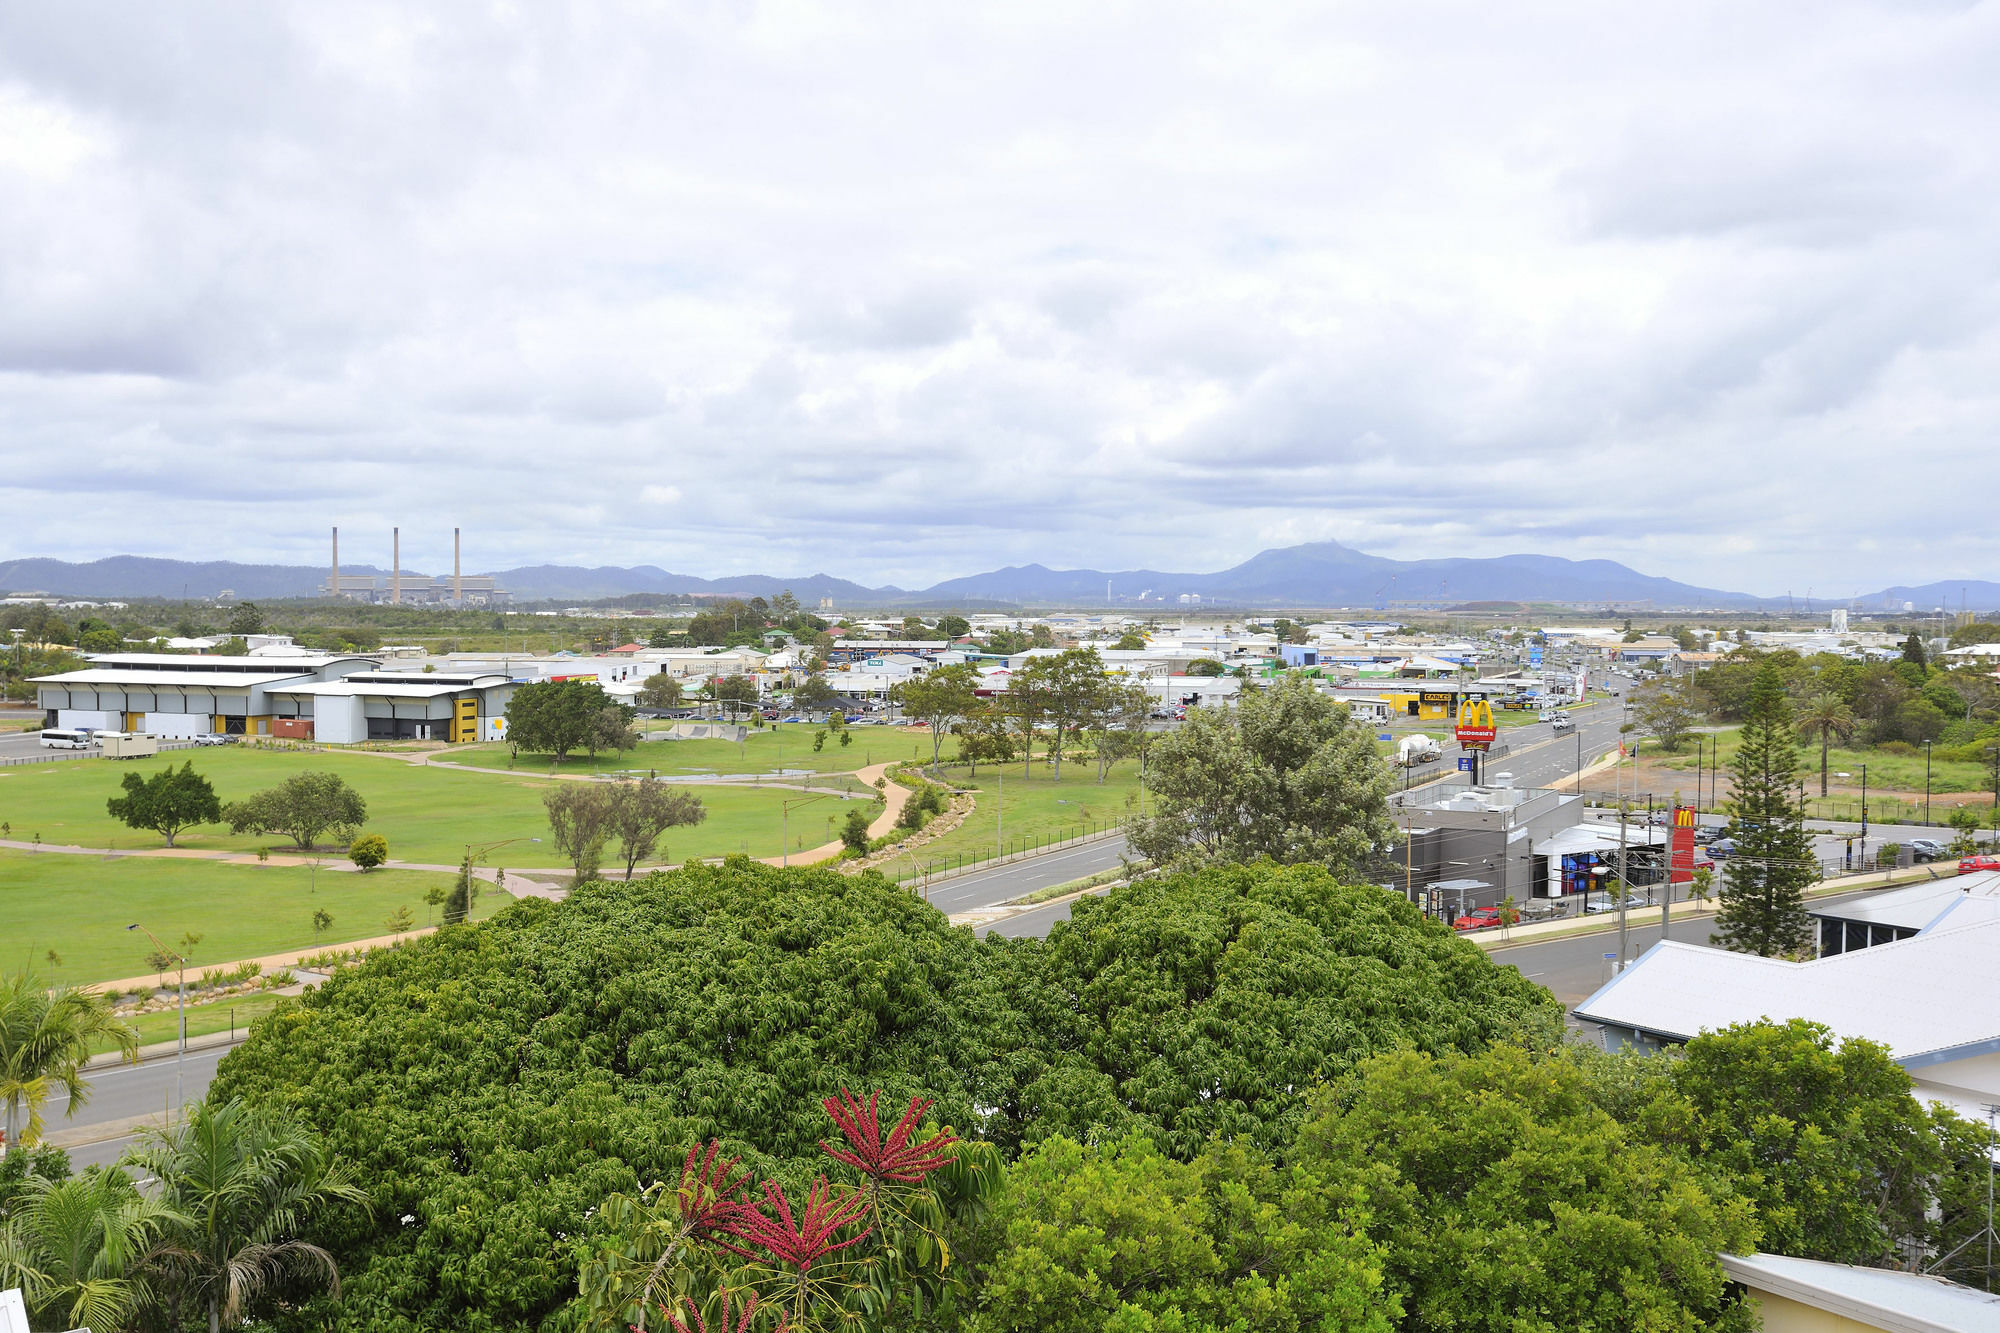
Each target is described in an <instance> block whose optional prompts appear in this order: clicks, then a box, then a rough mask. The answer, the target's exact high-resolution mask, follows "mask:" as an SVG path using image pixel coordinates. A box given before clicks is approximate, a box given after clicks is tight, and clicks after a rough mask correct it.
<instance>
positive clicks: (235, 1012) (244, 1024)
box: [90, 995, 284, 1055]
mask: <svg viewBox="0 0 2000 1333" xmlns="http://www.w3.org/2000/svg"><path fill="white" fill-rule="evenodd" d="M282 1003H284V997H282V996H277V995H234V996H231V997H230V998H228V999H226V1000H212V1001H210V1002H209V1003H207V1004H193V1003H190V1004H189V1005H188V1007H187V1034H188V1036H190V1037H200V1036H205V1035H207V1034H208V1033H211V1032H229V1031H236V1032H242V1031H244V1030H245V1029H247V1028H248V1027H249V1026H250V1025H251V1024H252V1023H254V1022H256V1021H257V1020H258V1019H260V1018H262V1017H263V1016H264V1015H265V1014H268V1013H270V1012H271V1011H272V1010H273V1009H275V1008H277V1007H278V1006H279V1005H280V1004H282ZM125 1021H126V1022H127V1023H129V1024H131V1025H132V1028H133V1030H134V1031H136V1032H137V1033H138V1034H139V1044H140V1045H141V1046H152V1045H156V1044H158V1043H160V1042H163V1041H172V1040H173V1039H174V1034H175V1033H176V1032H178V1031H180V1012H179V1011H178V1010H175V1009H167V1010H164V1011H162V1012H159V1013H151V1014H140V1015H138V1016H137V1017H134V1018H127V1019H126V1020H125ZM117 1049H118V1047H117V1044H116V1043H115V1042H109V1041H99V1042H97V1043H96V1044H94V1045H93V1046H92V1047H91V1048H90V1050H91V1054H93V1055H101V1054H103V1053H104V1052H106V1051H115V1050H117Z"/></svg>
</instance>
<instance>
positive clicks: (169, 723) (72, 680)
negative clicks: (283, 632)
mask: <svg viewBox="0 0 2000 1333" xmlns="http://www.w3.org/2000/svg"><path fill="white" fill-rule="evenodd" d="M34 684H35V688H36V694H37V699H38V701H39V703H40V705H41V708H42V711H43V713H44V714H45V716H46V723H45V725H47V726H50V727H60V728H65V729H75V728H88V729H90V730H93V731H129V732H138V733H141V734H144V735H149V736H160V737H168V738H186V737H193V736H208V735H223V736H277V737H289V738H291V739H295V740H319V741H324V742H327V743H330V744H337V745H338V744H352V743H355V742H358V741H371V740H440V741H472V740H498V739H501V738H502V737H503V736H504V735H505V734H506V712H507V700H508V699H509V698H511V697H512V696H513V692H514V688H515V682H514V681H513V680H512V679H511V678H510V677H508V676H505V675H501V674H497V673H466V674H458V675H452V674H442V673H438V672H429V671H383V670H380V669H379V665H378V663H377V662H376V661H375V659H374V658H372V657H360V656H338V655H333V656H327V655H319V654H311V655H308V654H299V655H296V656H280V655H272V654H258V655H255V656H249V657H192V656H187V655H185V654H179V653H105V654H101V655H99V656H97V657H95V658H93V660H92V663H91V665H90V666H88V667H86V668H84V669H83V670H81V671H66V672H63V673H62V674H61V675H55V676H40V677H37V678H36V679H35V682H34Z"/></svg>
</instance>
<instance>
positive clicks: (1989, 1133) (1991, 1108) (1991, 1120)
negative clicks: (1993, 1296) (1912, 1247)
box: [1923, 1102, 2000, 1291]
mask: <svg viewBox="0 0 2000 1333" xmlns="http://www.w3.org/2000/svg"><path fill="white" fill-rule="evenodd" d="M1980 1109H1982V1110H1984V1111H1985V1112H1986V1226H1985V1227H1984V1229H1982V1230H1980V1231H1978V1232H1976V1233H1974V1234H1973V1235H1970V1236H1967V1237H1966V1238H1965V1239H1964V1240H1962V1241H1960V1242H1959V1243H1958V1244H1956V1245H1954V1246H1952V1247H1951V1249H1950V1250H1949V1251H1947V1252H1946V1253H1945V1254H1944V1256H1943V1257H1942V1258H1939V1259H1937V1260H1935V1261H1934V1262H1933V1263H1932V1264H1931V1265H1930V1267H1928V1268H1926V1269H1924V1270H1923V1271H1924V1272H1926V1273H1933V1274H1934V1273H1936V1272H1937V1271H1938V1270H1939V1269H1940V1268H1943V1267H1944V1266H1945V1265H1946V1264H1948V1263H1950V1262H1951V1261H1952V1260H1953V1259H1955V1258H1957V1257H1958V1252H1959V1251H1960V1250H1962V1249H1964V1248H1965V1247H1966V1246H1968V1245H1970V1244H1972V1243H1973V1242H1974V1241H1984V1242H1985V1243H1986V1281H1985V1287H1986V1290H1988V1291H1992V1290H1993V1242H1994V1241H1995V1240H2000V1232H1996V1231H1995V1230H1994V1228H1993V1159H1994V1155H1995V1153H1996V1151H2000V1133H1996V1132H1995V1117H2000V1104H1996V1103H1993V1102H1987V1103H1985V1104H1984V1105H1983V1106H1982V1107H1981V1108H1980ZM1967 1285H1970V1284H1969V1283H1968V1284H1967Z"/></svg>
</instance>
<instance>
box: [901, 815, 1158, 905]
mask: <svg viewBox="0 0 2000 1333" xmlns="http://www.w3.org/2000/svg"><path fill="white" fill-rule="evenodd" d="M1124 855H1125V835H1124V834H1122V833H1120V834H1114V835H1113V836H1111V837H1108V838H1100V839H1097V840H1095V841H1092V842H1084V843H1078V844H1077V845H1076V846H1074V847H1066V848H1064V849H1063V850H1061V851H1057V852H1048V853H1046V854H1044V855H1041V856H1031V857H1027V858H1025V859H1023V860H1020V861H1015V862H1013V863H1012V864H1010V865H1004V866H996V867H994V868H993V869H991V870H975V871H973V872H972V873H971V874H969V875H960V876H958V877H957V878H955V879H948V880H945V881H943V882H942V883H939V884H933V885H932V886H931V891H930V903H931V906H933V907H935V908H937V909H938V910H939V911H940V912H943V913H945V914H946V915H950V914H951V913H953V912H970V911H974V910H976V909H978V908H981V907H992V906H994V905H996V904H999V903H1005V902H1012V901H1013V900H1014V899H1016V898H1019V897H1021V896H1023V895H1024V894H1029V893H1033V892H1034V891H1035V890H1036V889H1045V888H1048V887H1049V886H1050V885H1052V884H1066V883H1068V882H1069V881H1070V880H1073V879H1082V878H1084V877H1085V876H1086V875H1095V874H1097V873H1098V872H1099V871H1101V870H1110V869H1112V868H1114V867H1115V866H1117V864H1118V862H1119V860H1120V859H1121V858H1122V857H1123V856H1124Z"/></svg>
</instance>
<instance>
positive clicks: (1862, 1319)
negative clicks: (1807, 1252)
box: [1717, 1254, 2000, 1333]
mask: <svg viewBox="0 0 2000 1333" xmlns="http://www.w3.org/2000/svg"><path fill="white" fill-rule="evenodd" d="M1717 1257H1718V1258H1720V1259H1721V1261H1722V1268H1723V1271H1724V1272H1726V1273H1728V1274H1729V1276H1730V1277H1731V1278H1733V1279H1734V1280H1736V1281H1738V1282H1741V1283H1742V1284H1743V1285H1744V1286H1746V1287H1749V1288H1750V1289H1751V1290H1753V1291H1763V1292H1769V1293H1770V1294H1771V1295H1773V1296H1782V1297H1784V1298H1786V1299H1787V1300H1793V1301H1797V1302H1799V1303H1800V1304H1802V1305H1808V1306H1811V1307H1812V1308H1813V1309H1816V1310H1824V1311H1826V1312H1828V1313H1830V1314H1837V1315H1842V1316H1844V1317H1846V1318H1848V1319H1852V1320H1855V1321H1856V1322H1858V1323H1861V1324H1863V1325H1865V1326H1867V1327H1869V1328H1879V1329H1884V1330H1887V1331H1888V1333H1993V1330H1995V1329H2000V1296H1995V1295H1992V1294H1990V1293H1988V1292H1984V1291H1979V1290H1976V1289H1974V1288H1972V1287H1962V1286H1960V1285H1958V1284H1957V1283H1956V1282H1946V1281H1945V1280H1944V1279H1943V1278H1936V1277H1924V1276H1922V1275H1921V1274H1917V1273H1900V1272H1897V1271H1896V1270H1894V1269H1889V1268H1861V1267H1858V1266H1856V1265H1854V1264H1829V1263H1823V1262H1821V1261H1820V1260H1817V1259H1794V1258H1791V1257H1790V1256H1788V1255H1782V1254H1724V1255H1719V1256H1717Z"/></svg>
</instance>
